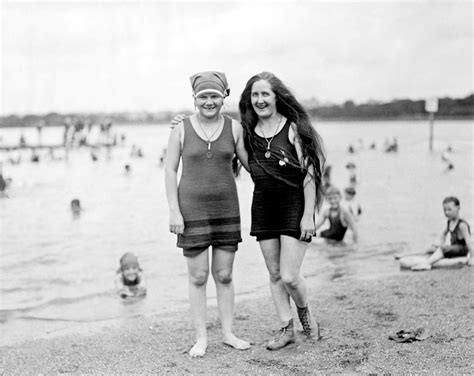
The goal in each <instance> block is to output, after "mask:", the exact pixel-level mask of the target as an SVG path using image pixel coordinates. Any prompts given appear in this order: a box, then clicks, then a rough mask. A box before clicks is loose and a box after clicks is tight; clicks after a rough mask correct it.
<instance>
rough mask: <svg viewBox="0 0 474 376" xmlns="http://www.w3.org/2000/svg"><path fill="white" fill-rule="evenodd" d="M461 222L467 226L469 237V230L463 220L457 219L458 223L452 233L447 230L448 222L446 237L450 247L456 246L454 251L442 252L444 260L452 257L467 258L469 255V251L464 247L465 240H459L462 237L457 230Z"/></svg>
mask: <svg viewBox="0 0 474 376" xmlns="http://www.w3.org/2000/svg"><path fill="white" fill-rule="evenodd" d="M461 222H463V223H465V224H466V225H467V230H468V232H469V235H470V234H471V228H470V227H469V224H468V223H467V222H466V221H465V220H464V219H459V221H458V223H456V226H454V229H453V231H450V230H449V221H448V224H447V228H446V236H449V238H448V239H450V240H451V241H450V243H451V246H456V247H455V249H450V250H449V251H445V252H443V254H444V257H446V258H453V257H464V256H467V254H468V253H469V249H468V248H467V245H466V239H464V238H462V239H461V238H460V236H462V234H461V232H460V230H459V224H460V223H461Z"/></svg>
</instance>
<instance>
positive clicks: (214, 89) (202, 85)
mask: <svg viewBox="0 0 474 376" xmlns="http://www.w3.org/2000/svg"><path fill="white" fill-rule="evenodd" d="M189 80H190V81H191V87H192V88H193V93H194V95H195V96H198V95H200V94H203V93H215V94H219V95H220V96H222V97H223V98H225V97H226V96H228V95H229V93H230V89H229V85H228V83H227V78H226V76H225V73H222V72H214V71H209V72H201V73H196V74H195V75H194V76H191V77H190V78H189Z"/></svg>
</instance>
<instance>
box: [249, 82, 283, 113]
mask: <svg viewBox="0 0 474 376" xmlns="http://www.w3.org/2000/svg"><path fill="white" fill-rule="evenodd" d="M250 98H251V101H252V107H253V109H254V111H255V112H256V114H257V116H258V117H259V118H269V117H270V116H272V115H274V114H276V112H277V109H276V95H275V92H274V91H273V90H272V87H271V85H270V83H269V82H268V81H266V80H259V81H257V82H255V83H254V84H253V85H252V92H251V94H250Z"/></svg>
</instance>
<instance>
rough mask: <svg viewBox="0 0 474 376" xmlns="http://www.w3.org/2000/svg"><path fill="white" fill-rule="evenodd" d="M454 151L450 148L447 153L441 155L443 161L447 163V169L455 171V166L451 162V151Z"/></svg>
mask: <svg viewBox="0 0 474 376" xmlns="http://www.w3.org/2000/svg"><path fill="white" fill-rule="evenodd" d="M452 150H453V149H452V148H451V146H448V147H447V148H446V150H445V151H443V153H442V154H441V160H442V161H443V162H444V163H446V169H448V170H453V169H454V164H453V162H452V160H451V151H452Z"/></svg>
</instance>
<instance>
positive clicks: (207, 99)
mask: <svg viewBox="0 0 474 376" xmlns="http://www.w3.org/2000/svg"><path fill="white" fill-rule="evenodd" d="M223 104H224V98H222V96H220V95H219V94H216V93H201V94H199V95H198V96H197V97H195V98H194V105H195V106H196V108H197V109H198V111H199V113H200V114H201V115H202V116H204V117H206V118H213V117H215V116H217V115H219V112H220V111H221V108H222V105H223Z"/></svg>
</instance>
